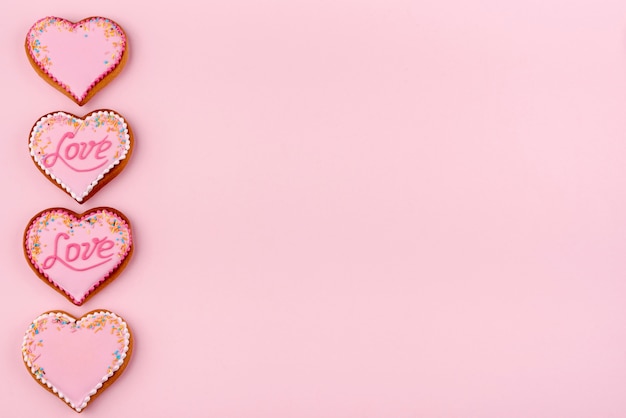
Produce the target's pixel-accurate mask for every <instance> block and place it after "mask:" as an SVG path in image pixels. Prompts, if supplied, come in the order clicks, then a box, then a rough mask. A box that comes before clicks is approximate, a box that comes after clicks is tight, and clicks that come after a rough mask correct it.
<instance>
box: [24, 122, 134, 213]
mask: <svg viewBox="0 0 626 418" xmlns="http://www.w3.org/2000/svg"><path fill="white" fill-rule="evenodd" d="M133 145H134V139H133V135H132V131H131V130H130V127H129V126H128V124H127V123H126V121H125V120H124V118H123V117H121V116H120V115H118V114H117V113H115V112H113V111H112V110H95V111H93V112H91V113H88V114H87V115H85V116H83V117H82V118H81V117H79V116H76V115H72V114H70V113H65V112H56V113H51V114H48V115H45V116H43V117H41V118H40V119H39V120H38V121H37V122H36V123H35V125H34V126H33V129H32V130H31V133H30V138H29V141H28V147H29V149H30V155H31V157H32V159H33V161H34V163H35V165H36V166H37V168H39V170H40V171H41V172H42V173H43V174H44V175H45V176H46V177H47V178H48V180H50V181H51V182H52V183H54V184H55V185H56V186H57V187H59V188H61V189H62V190H64V191H65V192H66V193H68V194H69V195H70V196H72V198H74V199H75V200H76V201H77V202H78V203H84V202H86V201H87V200H88V199H89V198H91V196H93V195H94V194H95V193H96V192H97V191H98V190H100V189H101V188H102V187H104V186H105V185H106V184H107V183H108V182H110V181H111V180H113V178H115V177H116V176H117V175H118V174H119V173H120V172H121V171H122V170H123V169H124V167H125V166H126V164H127V163H128V160H129V159H130V156H131V154H132V149H133Z"/></svg>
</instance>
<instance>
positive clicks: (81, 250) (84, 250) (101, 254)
mask: <svg viewBox="0 0 626 418" xmlns="http://www.w3.org/2000/svg"><path fill="white" fill-rule="evenodd" d="M69 240H70V236H69V235H68V234H66V233H65V232H59V233H58V234H57V236H56V237H55V239H54V254H52V255H51V256H49V257H47V258H46V259H45V260H44V262H43V264H42V265H41V267H42V268H43V269H44V270H48V269H50V268H52V266H54V265H55V263H56V262H57V261H58V262H59V263H61V264H62V265H64V266H65V267H67V268H69V269H71V270H74V271H86V270H91V269H93V268H96V267H98V266H101V265H102V264H105V263H108V262H109V261H111V259H112V258H113V253H112V252H111V250H112V249H113V247H114V246H115V243H114V242H113V241H112V240H110V239H108V238H106V237H105V238H92V239H91V242H89V241H87V242H82V243H75V242H68V241H69ZM79 259H80V260H83V261H91V262H92V264H91V265H88V266H87V267H82V268H78V267H76V262H77V261H78V260H79Z"/></svg>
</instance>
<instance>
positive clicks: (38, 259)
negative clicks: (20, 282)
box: [24, 208, 134, 305]
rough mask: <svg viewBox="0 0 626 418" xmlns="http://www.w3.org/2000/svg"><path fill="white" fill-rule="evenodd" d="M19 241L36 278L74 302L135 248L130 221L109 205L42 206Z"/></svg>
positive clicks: (103, 281)
mask: <svg viewBox="0 0 626 418" xmlns="http://www.w3.org/2000/svg"><path fill="white" fill-rule="evenodd" d="M24 245H25V247H24V255H25V256H26V259H27V260H28V263H29V264H30V266H31V268H32V269H33V271H34V272H35V273H36V274H37V276H39V278H40V279H42V280H43V281H44V282H46V283H47V284H48V285H50V286H52V287H53V288H54V289H55V290H57V291H58V292H60V293H61V294H63V295H64V296H65V297H66V298H67V299H69V300H70V302H72V303H73V304H75V305H82V304H83V303H84V302H85V300H87V299H88V298H89V297H91V296H92V295H93V294H94V293H96V292H97V291H99V290H101V289H102V288H103V287H104V286H106V285H107V284H108V283H110V282H111V281H112V280H113V279H114V278H116V277H117V276H118V275H119V274H120V273H121V272H122V270H123V269H124V268H125V267H126V264H127V263H128V261H129V260H130V257H131V255H132V252H133V248H134V243H133V238H132V233H131V227H130V222H129V221H128V219H127V218H126V217H125V216H124V215H123V214H122V213H121V212H119V211H117V210H115V209H112V208H95V209H92V210H90V211H88V212H85V213H83V214H76V213H74V212H72V211H70V210H68V209H63V208H52V209H46V210H44V211H42V212H39V213H38V214H37V215H35V216H34V217H33V218H32V219H31V221H30V222H29V223H28V225H27V227H26V230H25V232H24Z"/></svg>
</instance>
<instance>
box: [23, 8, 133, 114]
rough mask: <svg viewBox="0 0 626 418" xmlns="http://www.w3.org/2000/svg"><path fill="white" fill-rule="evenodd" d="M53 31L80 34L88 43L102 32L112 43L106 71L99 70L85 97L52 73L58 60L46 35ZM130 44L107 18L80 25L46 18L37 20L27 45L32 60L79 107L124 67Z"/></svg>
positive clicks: (104, 65)
mask: <svg viewBox="0 0 626 418" xmlns="http://www.w3.org/2000/svg"><path fill="white" fill-rule="evenodd" d="M50 31H57V32H67V33H70V34H76V35H77V36H79V37H82V38H83V39H86V40H87V39H89V33H90V32H94V31H99V32H101V33H102V36H104V39H105V40H106V42H108V43H110V51H109V52H108V55H107V59H105V60H103V61H102V68H101V69H100V70H99V71H100V74H99V75H98V76H97V77H96V78H95V79H94V80H93V82H92V83H91V85H90V86H89V88H88V89H87V90H86V91H85V92H83V93H82V94H76V92H74V91H73V89H72V86H70V85H68V84H67V81H62V80H58V79H57V78H56V77H55V76H54V75H53V73H52V72H51V71H52V69H53V67H54V57H53V56H51V51H50V47H49V45H47V44H46V43H45V34H46V33H48V32H50ZM81 35H82V36H81ZM126 43H127V40H126V35H125V34H124V31H123V30H122V28H121V27H120V26H119V25H118V24H117V23H115V22H114V21H112V20H111V19H107V18H104V17H91V18H88V19H85V20H81V21H80V22H76V23H73V22H70V21H69V20H65V19H62V18H58V17H45V18H43V19H41V20H39V21H37V22H36V23H35V24H34V25H33V26H32V27H31V28H30V30H29V32H28V35H27V36H26V46H27V49H28V52H29V55H30V57H31V60H32V61H33V62H34V63H35V64H36V65H37V66H38V67H39V68H40V69H41V71H42V72H43V73H44V74H46V75H47V76H48V77H49V78H51V79H52V80H53V81H54V82H55V83H56V84H58V85H59V86H61V87H62V88H63V89H64V90H65V91H67V92H68V93H69V94H70V95H71V96H72V97H73V98H74V99H75V100H76V101H77V102H79V104H81V103H80V102H82V101H83V100H84V99H85V97H86V96H87V95H88V94H89V91H90V90H91V89H92V88H93V87H94V86H95V85H96V84H98V83H99V82H100V81H101V80H102V79H103V78H104V77H106V76H107V75H108V74H109V73H111V72H112V71H113V70H114V69H115V68H116V67H117V66H118V65H119V64H120V62H121V61H122V56H123V54H124V52H125V51H126Z"/></svg>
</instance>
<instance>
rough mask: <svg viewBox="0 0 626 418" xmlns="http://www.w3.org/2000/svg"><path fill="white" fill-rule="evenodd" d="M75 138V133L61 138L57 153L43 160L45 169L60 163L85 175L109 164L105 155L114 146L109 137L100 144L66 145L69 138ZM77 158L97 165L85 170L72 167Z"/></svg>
mask: <svg viewBox="0 0 626 418" xmlns="http://www.w3.org/2000/svg"><path fill="white" fill-rule="evenodd" d="M74 137H76V134H75V133H74V132H66V133H64V134H63V136H61V139H60V140H59V141H58V142H57V147H56V149H55V151H54V152H51V153H50V154H47V155H46V157H45V158H43V159H42V160H41V162H42V163H43V165H44V167H46V168H50V167H54V165H55V164H56V163H57V162H59V161H60V162H61V163H63V164H65V165H66V166H68V167H69V168H70V169H71V170H73V171H76V172H78V173H84V172H87V171H93V170H97V169H99V168H101V167H103V166H104V165H105V164H106V163H107V156H106V155H103V153H104V152H105V151H107V150H108V149H109V148H111V147H112V146H113V143H112V142H111V141H107V138H108V135H107V136H105V137H104V138H103V139H102V140H101V141H98V142H96V141H89V142H70V143H65V140H66V139H67V138H70V139H72V138H74ZM92 152H93V154H92ZM76 158H78V159H79V160H81V161H85V160H87V161H89V160H92V161H93V162H94V164H95V165H94V166H92V167H85V168H78V167H75V166H72V164H71V162H72V161H73V160H75V159H76Z"/></svg>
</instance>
